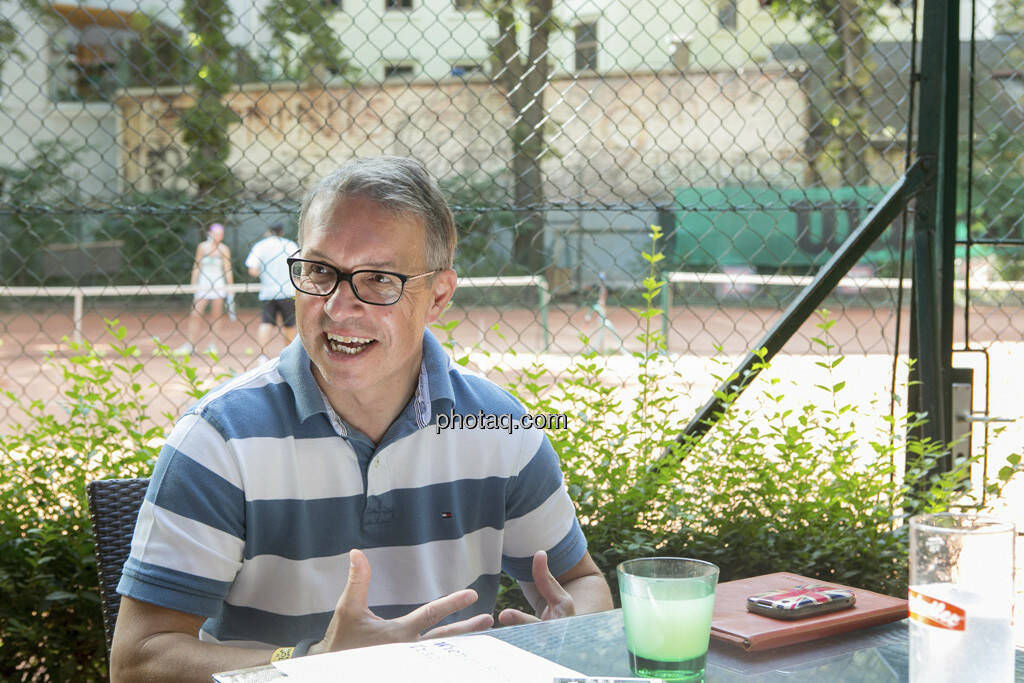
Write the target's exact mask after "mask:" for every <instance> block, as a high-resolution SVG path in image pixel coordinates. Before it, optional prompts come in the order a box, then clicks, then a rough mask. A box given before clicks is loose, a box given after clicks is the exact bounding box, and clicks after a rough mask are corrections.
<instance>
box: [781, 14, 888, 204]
mask: <svg viewBox="0 0 1024 683" xmlns="http://www.w3.org/2000/svg"><path fill="white" fill-rule="evenodd" d="M886 2H887V0H772V2H771V10H772V12H774V13H775V14H776V15H777V16H779V17H783V18H789V19H793V20H795V21H798V22H801V23H802V24H803V25H804V26H806V28H807V30H808V31H809V32H810V34H811V39H812V40H813V42H814V44H815V45H818V46H819V47H821V48H822V50H823V52H824V54H825V57H826V59H827V60H828V62H829V64H830V65H831V66H832V73H831V74H829V77H828V78H827V79H826V82H827V84H828V89H829V93H830V97H829V100H830V104H829V105H826V106H825V107H824V108H823V110H822V111H821V112H819V116H820V118H819V119H818V120H817V121H814V122H812V125H811V136H812V137H811V140H810V141H809V144H810V149H809V152H810V154H811V158H812V161H811V164H812V172H813V173H814V174H815V177H816V178H817V179H818V180H819V181H820V180H821V178H822V177H823V174H822V165H823V164H825V163H828V161H829V160H830V159H831V158H835V159H837V161H838V166H839V171H840V176H841V178H842V183H843V184H844V185H853V186H856V185H861V184H863V183H864V182H865V181H868V180H869V178H870V171H869V168H868V163H867V159H866V155H867V151H868V149H869V146H870V145H869V139H870V136H869V132H868V131H867V130H866V122H867V111H868V104H867V100H866V96H867V89H868V84H869V83H870V81H871V70H870V66H869V64H868V62H867V52H868V37H867V36H868V33H869V32H870V31H871V30H872V29H873V28H876V27H878V26H885V25H886V23H887V21H886V18H885V16H884V15H883V14H882V13H881V11H880V10H881V8H882V7H883V6H884V5H885V4H886Z"/></svg>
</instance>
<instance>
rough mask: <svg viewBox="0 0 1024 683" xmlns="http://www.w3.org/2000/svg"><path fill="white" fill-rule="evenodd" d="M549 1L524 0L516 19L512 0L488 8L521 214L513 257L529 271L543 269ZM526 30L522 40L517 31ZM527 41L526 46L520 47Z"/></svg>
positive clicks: (498, 1)
mask: <svg viewBox="0 0 1024 683" xmlns="http://www.w3.org/2000/svg"><path fill="white" fill-rule="evenodd" d="M551 5H552V0H528V1H527V2H525V4H524V6H523V8H522V9H523V11H524V12H525V13H526V14H527V16H528V21H527V22H525V23H520V22H519V21H518V17H517V16H516V14H517V12H516V6H515V5H514V4H513V3H512V1H511V0H493V1H492V2H490V3H489V4H488V5H487V6H486V9H488V11H490V13H491V15H492V16H493V17H494V18H495V20H496V21H497V24H498V38H497V41H496V42H495V45H494V59H495V66H494V75H493V78H494V80H495V82H497V83H498V84H499V85H500V86H501V87H502V89H503V90H504V94H505V100H506V102H508V105H509V108H510V109H511V110H512V126H511V127H510V128H509V131H508V134H509V138H510V140H511V142H512V185H513V194H514V200H515V206H516V208H517V209H519V210H520V211H521V212H523V213H522V214H521V215H523V218H521V219H520V220H518V221H517V224H516V231H515V240H514V243H513V247H512V258H513V260H514V261H515V262H516V263H518V264H519V265H522V266H524V267H526V268H527V269H528V270H529V271H530V272H531V273H536V272H538V271H540V270H542V269H543V268H544V265H545V261H546V259H545V255H544V177H543V173H542V172H541V160H542V158H543V156H544V153H545V150H546V144H545V141H544V120H545V118H546V115H547V110H546V108H545V106H544V91H545V89H546V88H547V84H548V79H549V74H550V65H549V64H548V38H549V36H550V34H551V31H552V30H554V29H557V23H556V20H555V18H554V17H553V16H552V11H551V10H552V8H551ZM523 30H525V31H526V32H527V33H526V36H524V37H523V38H524V40H522V41H521V39H520V35H519V33H520V31H523ZM523 44H525V50H524V49H523V47H522V46H523Z"/></svg>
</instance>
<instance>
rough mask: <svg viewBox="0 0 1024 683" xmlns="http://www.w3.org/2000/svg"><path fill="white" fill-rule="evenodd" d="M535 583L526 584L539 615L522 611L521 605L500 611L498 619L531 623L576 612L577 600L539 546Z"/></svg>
mask: <svg viewBox="0 0 1024 683" xmlns="http://www.w3.org/2000/svg"><path fill="white" fill-rule="evenodd" d="M531 573H532V575H533V583H532V584H529V585H525V584H524V585H523V593H524V594H526V598H527V599H528V600H529V601H530V604H531V605H533V608H534V610H535V612H536V615H537V616H533V615H532V614H527V613H525V612H521V611H520V610H517V609H505V610H502V611H501V614H499V615H498V621H500V622H501V623H502V624H503V625H505V626H514V625H516V624H529V623H531V622H535V621H547V620H548V619H561V618H562V617H571V616H573V615H575V614H576V604H575V602H574V601H573V598H572V595H570V594H569V591H567V590H566V589H565V588H564V587H563V586H562V584H561V583H559V581H558V579H556V578H555V577H554V576H553V575H552V574H551V570H550V569H548V554H547V553H546V552H544V551H543V550H538V551H537V552H536V553H535V554H534V556H533V567H532V570H531Z"/></svg>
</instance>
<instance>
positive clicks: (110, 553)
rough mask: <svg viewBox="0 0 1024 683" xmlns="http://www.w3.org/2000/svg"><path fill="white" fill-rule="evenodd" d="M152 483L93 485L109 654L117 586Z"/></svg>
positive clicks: (118, 604) (121, 481)
mask: <svg viewBox="0 0 1024 683" xmlns="http://www.w3.org/2000/svg"><path fill="white" fill-rule="evenodd" d="M148 485H149V479H101V480H97V481H90V482H89V484H88V486H87V487H86V490H87V492H88V496H89V519H90V520H92V533H93V538H94V543H95V546H96V572H97V573H98V574H99V578H100V604H101V606H102V607H103V630H104V631H105V632H106V635H107V654H108V655H109V654H110V644H111V642H112V641H113V638H114V624H115V623H116V622H117V611H118V609H119V608H120V607H121V596H120V595H118V593H117V582H118V581H120V580H121V568H122V567H123V566H124V561H125V560H127V559H128V553H129V551H130V550H131V544H132V533H133V532H134V531H135V519H136V518H137V517H138V516H139V508H140V507H141V506H142V499H143V498H144V497H145V495H146V487H147V486H148Z"/></svg>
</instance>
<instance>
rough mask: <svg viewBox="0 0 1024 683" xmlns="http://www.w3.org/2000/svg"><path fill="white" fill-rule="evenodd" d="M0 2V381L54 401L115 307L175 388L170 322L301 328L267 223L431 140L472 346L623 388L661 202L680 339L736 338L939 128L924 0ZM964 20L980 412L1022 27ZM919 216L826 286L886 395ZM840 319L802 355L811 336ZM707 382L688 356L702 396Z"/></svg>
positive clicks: (796, 347)
mask: <svg viewBox="0 0 1024 683" xmlns="http://www.w3.org/2000/svg"><path fill="white" fill-rule="evenodd" d="M0 12H2V13H0V17H2V18H0V58H2V59H3V67H2V72H0V73H2V78H0V88H2V90H0V98H2V99H0V135H2V139H0V273H2V278H3V280H2V284H3V287H2V288H0V295H2V296H0V334H2V341H3V345H2V346H0V355H2V356H3V358H4V367H5V370H4V376H3V379H2V383H3V387H4V388H5V389H8V390H10V391H12V392H14V394H16V395H22V396H24V395H27V396H32V397H39V398H46V397H48V396H50V395H52V394H53V392H54V390H55V387H56V385H57V384H58V383H59V381H60V378H59V377H57V376H56V375H55V373H54V371H53V370H52V369H48V367H47V366H46V365H45V363H43V360H44V358H45V357H46V355H47V354H48V353H50V352H57V353H61V352H63V351H64V350H65V349H66V344H65V342H63V341H62V338H64V337H65V336H67V337H69V338H71V339H83V338H84V339H89V340H91V341H93V342H95V343H100V344H102V343H103V342H104V332H103V320H104V319H109V318H117V319H120V320H121V321H122V322H123V323H125V325H126V327H127V330H128V334H129V337H130V338H131V339H134V340H135V341H136V342H137V343H138V344H139V349H140V356H141V357H142V358H143V359H144V360H145V361H146V362H147V370H149V369H150V368H152V371H151V372H152V375H151V376H152V377H153V379H154V381H155V382H156V387H155V389H154V391H155V392H157V395H155V397H154V401H155V402H157V403H159V404H161V405H162V406H164V407H166V408H167V409H168V410H171V411H172V412H176V411H177V410H179V409H180V408H181V407H182V406H183V405H184V403H185V402H187V400H188V399H187V397H186V396H185V394H184V391H183V390H181V389H179V388H178V387H177V386H176V385H174V384H173V383H167V382H166V379H167V375H166V374H161V373H163V370H161V369H160V368H163V367H164V366H165V365H166V363H165V359H162V358H154V356H153V354H154V349H155V344H156V342H155V341H154V338H157V339H159V340H160V342H162V343H164V344H167V345H169V346H170V347H171V348H179V347H181V346H183V345H186V344H188V345H191V346H192V347H193V348H195V349H196V350H197V351H201V350H203V349H206V348H210V347H215V348H216V349H217V351H218V354H217V356H216V357H213V356H206V355H199V356H196V358H197V359H198V360H199V361H200V363H202V364H205V365H206V366H209V369H210V372H211V373H215V372H224V371H237V370H241V369H244V368H246V367H250V366H251V365H252V364H253V363H254V362H255V361H256V359H257V357H258V356H259V355H260V354H263V353H266V354H269V355H273V354H275V353H276V352H277V351H279V350H280V348H281V345H282V344H283V339H282V338H281V337H280V336H276V337H275V338H273V339H272V340H271V341H270V342H269V343H268V344H267V345H266V346H265V347H264V346H263V345H261V343H260V342H261V339H260V338H258V335H257V333H256V330H257V326H258V323H259V305H258V302H257V300H256V291H257V290H258V284H257V283H256V282H255V280H254V279H253V278H252V277H251V276H250V275H249V274H248V272H247V269H246V268H245V266H244V261H245V259H246V256H247V254H248V253H249V250H250V248H251V247H252V245H253V244H254V243H255V242H256V241H257V240H258V239H260V238H261V237H262V236H263V235H264V234H265V233H266V231H267V229H268V227H269V226H271V225H274V224H282V225H283V226H285V233H286V236H290V237H292V238H294V236H295V230H296V225H295V214H296V207H297V204H298V201H299V200H300V198H301V195H302V192H303V190H304V188H305V187H306V186H308V185H309V184H310V182H311V181H313V180H314V179H316V178H318V177H319V176H321V175H322V174H324V173H326V172H328V171H329V170H332V169H333V168H334V167H336V166H337V165H338V164H339V163H341V162H342V161H344V160H346V159H348V158H350V157H356V156H365V155H376V154H384V153H386V154H401V155H409V156H413V157H416V158H418V159H420V160H421V161H423V162H424V163H425V164H426V165H427V167H428V168H429V169H430V171H431V172H432V173H433V174H434V175H436V177H437V178H439V180H440V181H441V183H442V185H443V187H444V188H445V190H446V191H447V193H448V195H449V198H450V201H451V203H452V205H453V208H454V210H455V213H456V217H457V221H458V226H459V232H460V235H459V240H460V241H459V247H458V251H457V257H456V264H457V269H458V271H459V273H460V277H461V278H462V280H461V282H462V285H461V287H460V290H459V292H458V294H457V296H456V299H455V306H454V308H453V309H452V310H451V311H449V313H448V314H447V316H446V319H448V320H460V321H461V322H460V324H459V325H458V327H456V328H455V329H454V330H453V331H452V332H451V334H452V335H453V336H454V338H455V343H456V347H457V348H468V349H474V348H482V349H487V350H492V351H493V350H498V351H501V350H505V349H507V348H509V347H510V346H511V347H515V348H516V349H518V350H519V351H528V352H536V353H540V354H546V356H545V357H546V358H549V360H550V359H552V358H554V357H556V356H560V357H561V356H567V355H571V354H576V353H579V352H581V351H584V350H587V349H597V350H599V351H603V352H605V353H607V354H609V356H610V357H616V358H618V357H621V359H622V363H623V364H624V365H623V368H621V369H620V372H619V376H620V377H621V379H622V381H628V378H629V377H630V373H631V370H630V369H629V367H628V359H629V355H628V351H631V350H636V348H638V347H637V344H638V341H637V336H638V332H639V331H640V321H641V317H640V316H639V315H638V314H637V312H636V311H635V310H633V307H635V306H637V305H639V304H640V303H641V301H642V298H641V294H642V291H643V287H642V285H641V282H642V279H643V277H644V276H645V274H646V267H647V266H646V261H645V260H644V259H643V258H642V252H643V251H644V250H647V251H649V250H650V249H651V246H650V241H649V236H648V228H649V226H650V225H651V224H658V225H660V226H662V228H663V229H664V232H665V238H664V239H663V240H662V242H661V244H659V245H658V248H659V249H660V250H661V251H662V252H663V253H664V254H665V256H666V258H665V259H664V260H663V261H662V262H661V263H660V264H659V265H661V266H662V267H663V268H662V275H663V277H665V278H666V279H667V280H668V281H669V282H670V286H669V288H668V290H667V291H666V293H665V297H664V298H662V299H660V300H659V301H661V302H662V303H663V304H665V305H666V306H667V310H666V315H665V318H664V331H665V332H666V334H667V347H668V348H667V350H668V354H669V357H670V358H673V359H676V362H678V363H680V364H683V363H685V362H686V359H694V358H696V359H702V358H708V357H712V356H723V355H724V356H726V357H734V356H737V355H738V354H742V353H744V352H746V351H748V350H749V349H750V348H752V347H753V346H755V345H756V344H757V342H758V340H759V339H760V338H761V337H762V335H763V334H764V333H765V331H766V330H767V329H769V328H770V326H771V325H772V324H773V323H774V321H775V320H776V319H777V318H778V317H779V315H780V313H781V311H782V310H784V309H785V307H786V306H787V304H788V303H789V302H790V301H791V300H792V299H793V297H794V296H795V294H796V293H797V292H798V290H799V287H800V286H801V285H802V283H803V282H805V281H806V278H807V277H808V276H809V275H811V274H812V273H813V272H814V271H815V270H816V269H817V268H818V267H820V266H821V265H822V264H823V263H824V262H825V261H826V260H827V259H828V258H829V256H830V255H831V254H833V253H834V252H835V250H836V249H837V247H838V246H839V244H840V243H841V242H842V241H843V239H844V238H845V236H846V235H847V234H848V233H849V232H850V230H851V229H852V228H853V227H854V226H856V225H857V224H858V223H859V221H860V220H861V219H862V218H863V217H864V215H866V212H867V211H868V210H869V209H870V208H871V206H873V203H874V202H875V201H877V200H878V199H879V198H880V197H881V196H882V195H883V194H884V192H885V191H886V189H887V188H888V187H889V186H890V185H891V184H892V183H893V182H894V180H895V179H896V178H898V177H899V176H900V175H901V174H902V172H903V171H904V169H905V167H906V166H907V159H908V155H909V152H908V141H912V140H913V139H914V135H913V119H914V117H915V116H916V113H915V112H914V110H913V102H914V99H913V96H912V93H913V87H912V80H913V79H912V77H911V74H912V72H913V68H914V59H915V56H914V46H915V44H916V43H915V41H914V39H913V35H914V31H915V26H916V25H917V21H916V18H915V14H914V13H915V5H914V4H913V3H909V2H882V1H881V0H871V1H869V2H852V1H850V0H840V1H839V2H833V1H825V0H801V1H799V2H796V1H794V2H778V1H774V2H765V1H764V0H761V1H760V2H759V1H758V0H703V1H700V2H683V1H682V0H669V1H667V2H666V1H665V0H659V1H658V2H654V1H650V2H648V1H646V0H634V1H630V2H626V1H625V0H598V1H593V0H592V1H590V2H582V1H575V0H565V1H560V0H531V1H529V2H526V1H524V2H518V1H514V0H507V1H500V0H372V1H369V2H351V1H349V0H317V1H315V2H308V1H299V0H282V1H281V2H265V1H263V0H177V1H176V2H174V3H170V4H168V5H167V7H166V8H161V9H154V8H153V7H152V6H150V5H148V4H145V3H137V2H133V1H132V0H124V1H120V0H94V1H93V2H91V3H66V4H60V3H53V4H48V3H40V2H37V0H0ZM962 14H963V17H964V22H963V23H964V26H963V28H962V37H963V38H964V40H965V41H969V40H970V38H971V36H972V35H973V36H974V38H975V42H973V43H970V42H965V43H964V49H963V50H962V62H961V63H962V79H961V80H962V83H963V115H962V116H961V122H962V126H961V128H962V133H963V135H962V139H963V140H964V144H963V147H964V156H965V158H966V157H967V153H968V151H970V153H971V155H972V156H971V167H970V168H971V169H973V175H972V176H971V179H970V182H963V183H961V184H960V186H961V187H962V188H964V190H965V192H964V193H963V196H962V197H961V216H962V220H961V224H962V227H961V235H960V237H961V239H960V243H961V246H960V247H959V249H960V252H959V259H960V260H959V264H960V265H959V266H958V267H959V268H960V270H959V271H958V272H959V277H958V281H959V283H960V285H959V291H960V292H961V294H960V297H959V299H958V306H961V307H962V309H961V310H962V312H963V316H962V324H961V325H960V329H959V331H958V333H957V339H958V342H957V345H958V346H959V347H962V348H963V349H964V350H965V351H967V352H969V353H968V355H971V356H972V357H973V356H978V357H981V358H983V359H986V363H983V364H982V365H983V366H984V367H982V366H978V367H979V370H978V371H977V372H976V373H975V374H976V378H975V392H976V401H975V409H976V410H978V411H987V410H988V409H989V406H990V404H993V403H995V402H997V401H998V400H999V399H997V398H996V397H995V395H996V394H997V393H998V392H999V391H1001V390H1002V389H1001V388H1000V387H999V386H997V385H998V383H997V382H995V380H992V379H991V378H1004V377H1005V378H1011V377H1013V375H1014V373H1013V371H1012V370H1013V369H1015V368H1016V367H1017V364H1015V363H1014V362H1013V358H1014V351H1015V348H1016V347H1015V345H1014V342H1016V340H1017V339H1018V338H1019V336H1020V331H1021V330H1022V329H1024V318H1022V317H1021V315H1020V314H1019V312H1018V311H1019V308H1020V294H1019V291H1020V290H1019V289H1018V283H1017V280H1018V278H1019V276H1020V274H1021V270H1022V266H1021V264H1022V263H1024V261H1022V258H1021V257H1022V256H1024V253H1022V252H1021V247H1022V245H1024V242H1022V241H1021V236H1022V230H1021V217H1020V216H1021V213H1022V212H1021V208H1024V206H1022V205H1024V201H1022V198H1021V192H1022V191H1021V189H1020V188H1021V186H1022V183H1021V182H1020V181H1021V173H1022V159H1024V142H1022V140H1024V138H1022V136H1021V135H1020V126H1021V124H1022V122H1024V109H1022V108H1021V97H1022V95H1024V90H1022V89H1021V83H1022V82H1024V81H1022V76H1021V74H1020V72H1019V71H1018V65H1019V63H1020V58H1021V56H1022V55H1024V43H1022V42H1021V41H1020V40H1019V39H1018V36H1019V33H1018V31H1019V30H1020V28H1021V26H1022V25H1024V22H1022V21H1021V19H1020V18H1019V10H1018V3H1016V2H1011V1H1010V0H1004V1H1002V2H999V1H993V2H988V3H979V4H978V5H977V7H973V6H972V5H970V4H965V5H964V9H963V12H962ZM972 25H973V30H972ZM968 141H970V142H971V144H968ZM966 169H967V166H966V163H965V165H964V172H965V176H966ZM214 222H219V223H222V224H223V225H225V226H226V231H225V236H224V244H226V245H227V246H228V247H229V248H230V254H231V261H230V265H231V268H232V269H233V274H234V282H235V284H234V285H233V287H232V290H233V294H234V301H235V304H236V306H235V309H236V316H235V317H236V319H228V318H225V319H222V320H216V321H214V320H213V319H212V318H213V316H214V315H215V314H217V313H218V312H219V311H220V310H221V309H220V307H219V306H214V305H211V307H210V310H206V311H203V315H202V316H196V314H195V312H194V311H195V310H196V307H195V306H194V305H193V293H194V290H195V288H194V287H193V286H191V285H190V275H191V273H192V270H193V267H194V265H195V259H196V248H197V245H198V244H199V242H200V241H201V240H203V239H204V235H203V230H204V228H205V227H206V226H207V225H209V224H211V223H214ZM903 239H904V225H903V222H902V221H901V222H900V223H898V224H896V225H894V226H892V227H890V228H889V229H888V230H887V232H886V234H885V235H884V236H883V238H882V239H881V240H880V241H879V242H878V243H877V244H876V245H875V246H874V247H873V248H872V249H871V251H870V252H869V253H868V255H867V256H866V257H865V258H864V259H863V261H862V262H861V263H860V264H858V266H856V267H855V268H854V270H853V271H852V272H851V274H850V277H848V278H847V279H845V280H844V281H843V282H842V283H841V286H840V288H839V289H837V290H836V291H835V292H834V293H833V295H832V296H831V297H830V299H829V301H828V303H827V306H828V308H829V309H830V310H832V311H833V314H832V315H833V317H834V318H835V319H836V321H837V323H836V325H835V326H834V327H832V328H831V329H830V330H829V334H830V335H831V339H832V342H833V343H834V344H835V345H836V350H837V351H838V352H839V353H842V354H845V355H847V356H858V357H861V358H863V359H865V361H864V362H865V364H864V365H858V366H857V367H858V368H859V369H858V370H857V371H856V374H857V375H858V377H859V378H860V380H859V381H860V383H861V384H862V385H865V386H866V387H867V388H869V389H870V390H872V391H881V392H885V391H888V389H889V387H890V385H891V383H892V379H891V377H890V374H891V373H892V368H893V367H895V364H894V363H893V361H892V358H893V355H894V354H898V353H899V351H900V350H901V345H903V347H905V337H906V333H905V330H906V327H905V324H906V319H905V318H906V313H905V305H904V302H903V296H902V293H903V292H902V287H903V282H904V280H903V279H902V278H904V277H905V276H906V277H908V275H907V274H908V273H909V268H908V267H905V265H904V259H903V258H902V255H901V245H903V244H904V242H903ZM225 308H226V307H225ZM190 316H191V317H192V318H193V321H192V323H191V325H190ZM816 332H817V330H815V329H814V328H813V327H812V326H811V325H808V326H807V327H806V333H804V334H800V335H797V336H796V337H794V338H793V339H792V340H791V342H790V343H789V344H788V345H787V346H786V348H785V355H786V356H787V357H789V356H793V357H799V356H807V355H813V354H815V353H817V352H818V350H819V346H818V345H816V343H815V342H813V341H812V340H811V338H812V337H814V336H815V333H816ZM581 335H582V337H581ZM901 337H902V338H901ZM622 352H627V353H622ZM979 352H984V353H979ZM151 358H152V359H153V360H152V362H150V359H151ZM550 362H551V363H552V364H557V362H556V361H555V360H550ZM796 362H797V364H798V365H800V364H803V365H813V361H812V360H809V359H808V360H804V361H799V360H798V361H796ZM965 362H966V361H965ZM1002 363H1006V365H1005V366H1000V365H999V364H1002ZM700 368H701V369H699V370H695V372H700V373H704V374H708V373H709V372H710V371H709V370H707V369H706V367H705V366H700ZM983 376H984V377H987V378H990V379H989V380H988V381H984V382H982V381H980V379H979V378H981V377H983ZM868 378H870V379H869V380H868ZM1008 381H1009V384H1010V385H1012V380H1008ZM711 386H712V380H711V379H710V377H708V379H707V381H706V382H705V381H704V380H703V379H700V378H694V383H693V385H692V386H690V387H688V388H687V391H689V392H690V393H691V394H693V396H692V399H693V403H694V404H699V403H700V402H702V401H703V400H704V398H706V395H705V394H704V393H702V392H705V390H706V391H710V387H711ZM982 397H984V401H982ZM982 402H984V405H982ZM991 410H992V411H993V412H996V413H999V414H1009V415H1010V416H1011V417H1012V416H1017V415H1019V413H1020V408H1017V407H1015V406H1013V405H1010V404H1009V403H1007V404H1006V405H999V406H998V408H997V407H995V406H994V405H992V407H991ZM5 415H6V413H5ZM8 417H9V416H8Z"/></svg>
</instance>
